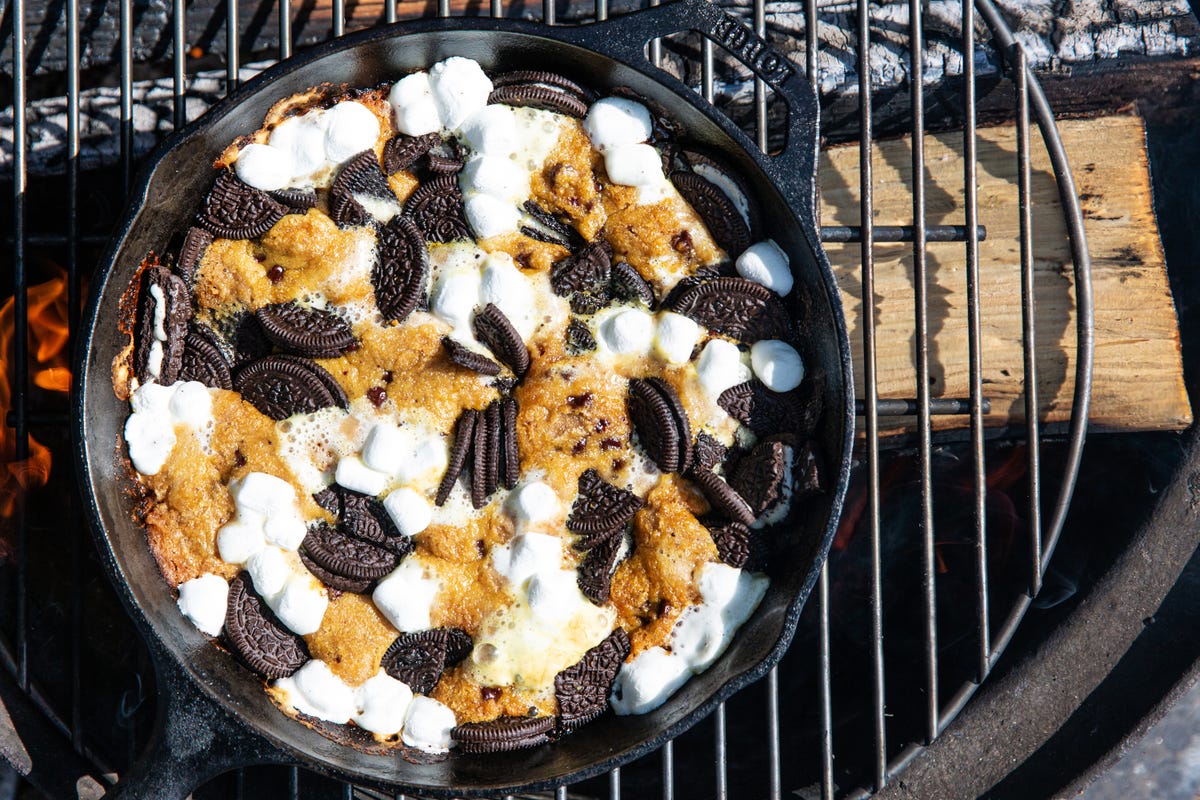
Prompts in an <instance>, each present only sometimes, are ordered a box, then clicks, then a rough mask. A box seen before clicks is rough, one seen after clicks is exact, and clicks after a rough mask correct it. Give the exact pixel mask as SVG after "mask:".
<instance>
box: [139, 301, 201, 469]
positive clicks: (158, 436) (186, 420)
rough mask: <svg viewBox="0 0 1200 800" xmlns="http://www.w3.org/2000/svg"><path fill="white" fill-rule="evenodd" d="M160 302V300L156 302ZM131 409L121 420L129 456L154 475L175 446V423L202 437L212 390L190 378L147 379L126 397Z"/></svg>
mask: <svg viewBox="0 0 1200 800" xmlns="http://www.w3.org/2000/svg"><path fill="white" fill-rule="evenodd" d="M160 305H163V304H160ZM129 405H130V408H132V409H133V413H132V414H130V415H129V418H128V419H127V420H125V443H126V444H128V445H129V460H130V461H132V462H133V468H134V469H136V470H137V471H138V472H140V473H142V474H143V475H156V474H158V471H159V470H161V469H162V468H163V464H165V463H167V457H168V456H170V455H171V450H173V449H174V447H175V442H176V434H175V426H176V425H183V426H185V427H187V428H188V429H189V430H190V431H192V432H193V433H194V434H195V435H200V436H201V437H202V438H203V436H204V435H205V432H206V431H207V430H208V428H209V427H210V426H211V425H212V421H213V416H212V394H211V392H210V391H209V389H208V387H207V386H205V385H204V384H201V383H196V382H194V381H180V382H178V383H174V384H172V385H170V386H160V385H159V384H157V383H154V382H153V381H151V382H150V383H146V384H143V385H142V386H139V387H138V388H137V391H135V392H134V393H133V396H132V397H131V398H130V399H129Z"/></svg>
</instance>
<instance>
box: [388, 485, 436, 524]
mask: <svg viewBox="0 0 1200 800" xmlns="http://www.w3.org/2000/svg"><path fill="white" fill-rule="evenodd" d="M383 508H384V510H385V511H387V513H388V516H389V517H391V518H392V522H394V523H395V524H396V530H398V531H400V533H402V534H403V535H405V536H416V535H417V534H418V533H420V532H421V531H423V530H425V529H426V528H428V527H429V523H430V522H432V521H433V508H432V507H431V506H430V505H429V501H428V500H426V499H425V497H424V496H423V495H420V494H418V493H417V492H414V491H413V490H412V489H409V488H408V487H404V488H401V489H397V490H396V491H394V492H391V493H390V494H388V496H387V497H385V498H383Z"/></svg>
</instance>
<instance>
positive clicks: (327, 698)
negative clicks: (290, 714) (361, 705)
mask: <svg viewBox="0 0 1200 800" xmlns="http://www.w3.org/2000/svg"><path fill="white" fill-rule="evenodd" d="M275 687H276V688H277V689H279V690H281V691H282V692H283V694H284V697H285V698H286V702H287V703H288V704H289V705H290V706H291V707H292V708H294V709H295V710H297V711H299V712H300V713H302V714H308V715H309V716H310V717H316V718H317V719H323V720H328V721H329V722H349V721H350V719H351V718H352V717H354V716H355V714H357V712H358V708H357V705H356V703H355V698H354V690H353V689H351V688H350V687H349V686H347V685H346V682H345V681H343V680H342V679H341V678H339V677H338V676H337V675H334V674H333V671H332V670H331V669H329V665H328V664H326V663H325V662H324V661H322V660H321V659H319V658H314V659H312V660H310V661H308V662H306V663H305V664H304V666H302V667H300V669H298V670H296V672H295V673H294V674H292V675H291V676H290V677H287V678H280V679H279V680H277V681H275Z"/></svg>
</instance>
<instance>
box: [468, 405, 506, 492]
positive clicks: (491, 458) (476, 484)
mask: <svg viewBox="0 0 1200 800" xmlns="http://www.w3.org/2000/svg"><path fill="white" fill-rule="evenodd" d="M493 402H494V401H493ZM491 409H492V406H491V405H489V406H488V407H487V408H485V409H483V410H482V411H479V412H478V414H479V416H478V417H477V418H476V421H475V435H474V437H473V441H472V442H471V506H472V507H474V508H476V509H480V508H483V507H484V506H485V505H487V500H488V498H489V497H491V496H492V492H494V491H495V490H496V482H495V478H496V477H497V476H498V475H499V471H500V450H499V438H498V437H499V429H498V426H497V425H496V422H497V420H496V419H494V415H493V414H492V413H491ZM493 445H496V449H492V446H493Z"/></svg>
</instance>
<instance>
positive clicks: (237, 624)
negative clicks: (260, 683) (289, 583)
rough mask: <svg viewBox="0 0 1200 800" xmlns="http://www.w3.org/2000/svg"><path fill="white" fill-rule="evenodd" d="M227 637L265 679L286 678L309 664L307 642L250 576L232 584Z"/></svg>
mask: <svg viewBox="0 0 1200 800" xmlns="http://www.w3.org/2000/svg"><path fill="white" fill-rule="evenodd" d="M228 602H229V604H228V605H227V606H226V611H225V638H226V639H227V640H228V642H229V644H230V646H231V647H232V649H233V651H234V652H235V653H236V654H237V655H238V656H239V657H240V658H241V660H242V661H243V662H244V663H245V664H246V666H248V667H250V669H252V670H254V671H255V672H257V673H258V674H259V675H262V676H263V677H264V678H286V677H288V676H289V675H291V674H292V673H293V672H295V671H296V670H298V669H300V667H302V666H304V664H305V662H307V661H308V648H307V647H305V645H304V640H303V639H301V638H300V637H299V636H297V635H296V634H294V633H292V632H291V631H289V630H288V629H287V628H285V627H284V626H283V624H282V623H280V622H279V620H278V619H277V618H276V616H275V614H274V612H272V611H271V609H270V608H268V607H267V604H266V603H265V602H264V601H263V599H262V598H261V597H259V596H258V594H257V593H256V592H255V591H254V588H253V586H252V584H251V582H250V574H249V573H247V572H242V573H241V574H239V575H238V576H237V577H236V578H234V579H233V580H232V581H230V582H229V601H228Z"/></svg>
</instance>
